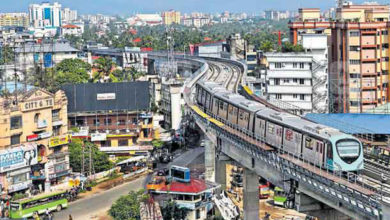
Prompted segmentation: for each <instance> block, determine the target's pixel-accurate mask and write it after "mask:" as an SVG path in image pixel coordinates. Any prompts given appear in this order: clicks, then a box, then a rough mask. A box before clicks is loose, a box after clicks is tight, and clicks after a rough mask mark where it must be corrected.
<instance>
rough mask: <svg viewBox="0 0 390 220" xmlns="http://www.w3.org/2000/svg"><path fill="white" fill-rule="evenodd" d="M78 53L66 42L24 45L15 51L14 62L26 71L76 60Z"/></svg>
mask: <svg viewBox="0 0 390 220" xmlns="http://www.w3.org/2000/svg"><path fill="white" fill-rule="evenodd" d="M78 53H79V50H77V49H75V48H73V47H72V46H70V44H69V43H68V42H59V41H56V42H41V43H26V44H24V45H23V46H22V47H18V48H16V49H15V61H16V63H18V64H20V65H21V66H22V67H23V68H25V69H26V70H30V69H32V68H34V67H35V66H40V67H43V68H48V67H53V66H54V65H55V64H57V63H60V62H61V61H63V60H64V59H74V58H77V57H78Z"/></svg>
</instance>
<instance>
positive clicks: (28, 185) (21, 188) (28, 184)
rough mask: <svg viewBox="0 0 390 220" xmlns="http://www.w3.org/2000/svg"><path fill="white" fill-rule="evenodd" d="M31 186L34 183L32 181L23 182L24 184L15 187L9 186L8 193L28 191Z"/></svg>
mask: <svg viewBox="0 0 390 220" xmlns="http://www.w3.org/2000/svg"><path fill="white" fill-rule="evenodd" d="M31 184H32V182H31V180H30V181H26V182H22V183H17V184H14V185H9V186H8V192H16V191H19V190H23V189H27V188H28V187H30V185H31Z"/></svg>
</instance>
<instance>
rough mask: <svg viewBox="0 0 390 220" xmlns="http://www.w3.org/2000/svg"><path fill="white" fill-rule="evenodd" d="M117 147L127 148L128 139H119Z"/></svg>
mask: <svg viewBox="0 0 390 220" xmlns="http://www.w3.org/2000/svg"><path fill="white" fill-rule="evenodd" d="M118 146H122V147H127V146H129V140H128V139H119V140H118Z"/></svg>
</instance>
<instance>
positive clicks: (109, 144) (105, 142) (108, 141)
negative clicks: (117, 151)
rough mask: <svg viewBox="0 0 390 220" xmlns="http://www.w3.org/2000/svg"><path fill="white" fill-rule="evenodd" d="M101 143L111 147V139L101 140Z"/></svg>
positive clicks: (103, 145)
mask: <svg viewBox="0 0 390 220" xmlns="http://www.w3.org/2000/svg"><path fill="white" fill-rule="evenodd" d="M100 145H101V146H102V147H111V141H110V140H106V141H101V142H100Z"/></svg>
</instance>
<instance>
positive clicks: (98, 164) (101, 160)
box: [69, 140, 113, 173]
mask: <svg viewBox="0 0 390 220" xmlns="http://www.w3.org/2000/svg"><path fill="white" fill-rule="evenodd" d="M83 147H84V164H86V167H88V164H89V150H90V149H91V155H92V163H93V166H94V169H95V172H97V173H98V172H102V171H105V170H109V169H111V168H112V167H113V164H112V162H111V161H110V160H109V158H108V155H107V154H106V153H104V152H101V151H100V150H99V149H98V147H97V146H96V145H94V144H92V143H90V142H86V143H85V144H84V143H83V142H82V141H77V140H72V143H70V144H69V163H70V166H71V167H72V169H73V171H75V172H80V171H81V166H82V160H83V159H82V158H83Z"/></svg>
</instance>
